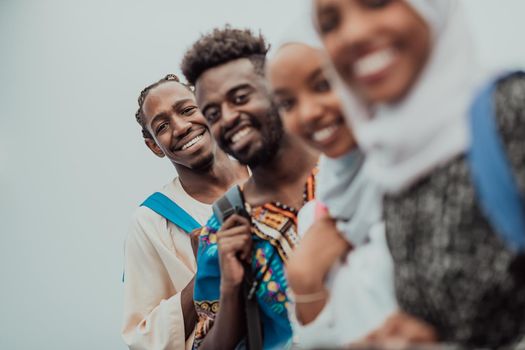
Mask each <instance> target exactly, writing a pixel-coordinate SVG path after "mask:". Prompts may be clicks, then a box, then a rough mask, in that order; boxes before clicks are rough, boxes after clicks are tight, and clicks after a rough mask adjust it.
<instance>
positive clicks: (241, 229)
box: [217, 225, 252, 240]
mask: <svg viewBox="0 0 525 350" xmlns="http://www.w3.org/2000/svg"><path fill="white" fill-rule="evenodd" d="M251 235H252V231H251V226H246V225H242V226H234V227H231V228H229V229H227V230H224V231H222V230H221V231H219V232H217V239H218V240H221V239H223V238H227V237H236V236H250V237H251Z"/></svg>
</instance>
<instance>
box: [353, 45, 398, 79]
mask: <svg viewBox="0 0 525 350" xmlns="http://www.w3.org/2000/svg"><path fill="white" fill-rule="evenodd" d="M394 56H395V53H394V50H392V49H384V50H379V51H375V52H372V53H370V54H368V55H366V56H364V57H362V58H360V59H359V60H357V61H356V62H355V63H354V73H355V74H356V75H357V76H367V75H372V74H375V73H378V72H380V71H381V70H383V69H385V68H386V67H387V66H388V65H389V64H390V63H392V61H393V59H394Z"/></svg>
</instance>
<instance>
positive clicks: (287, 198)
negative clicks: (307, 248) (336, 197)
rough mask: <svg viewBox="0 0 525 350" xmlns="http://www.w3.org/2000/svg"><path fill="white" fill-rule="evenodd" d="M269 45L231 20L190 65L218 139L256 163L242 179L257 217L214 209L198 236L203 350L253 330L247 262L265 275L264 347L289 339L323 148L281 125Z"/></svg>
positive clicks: (187, 69)
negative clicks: (291, 279) (291, 284)
mask: <svg viewBox="0 0 525 350" xmlns="http://www.w3.org/2000/svg"><path fill="white" fill-rule="evenodd" d="M267 51H268V46H267V44H266V43H265V40H264V38H263V37H262V36H254V35H253V34H252V33H251V32H250V31H249V30H238V29H232V28H229V27H226V28H224V29H215V30H214V31H213V32H212V33H210V34H208V35H205V36H203V37H201V38H200V39H199V40H198V41H197V42H196V43H195V44H194V45H193V47H192V48H191V49H190V50H189V51H188V52H187V53H186V55H185V57H184V60H183V63H182V70H183V72H184V74H185V76H186V78H187V79H188V81H189V82H190V83H191V84H194V85H195V88H196V97H197V104H198V106H199V108H201V110H202V113H203V115H204V116H205V118H206V120H207V121H208V123H209V125H210V130H211V132H212V134H213V135H214V137H215V139H216V140H217V142H218V144H219V146H220V147H221V148H222V149H223V150H224V151H225V152H226V153H228V154H230V155H232V156H233V157H235V158H236V159H238V160H239V161H240V162H241V163H242V164H246V165H248V166H249V167H250V169H251V171H252V176H251V177H250V178H249V179H248V181H247V182H246V183H245V184H244V185H243V186H242V193H243V196H244V200H245V207H246V209H247V212H248V213H249V215H250V217H251V220H248V219H246V218H244V217H242V216H240V215H236V214H234V215H232V216H230V217H229V218H228V219H226V220H225V222H224V223H223V224H222V226H221V227H219V226H220V225H219V223H218V221H217V218H216V217H215V216H212V218H211V219H210V220H209V221H208V223H207V225H206V227H205V228H204V229H203V230H202V231H201V234H200V246H199V255H198V259H197V261H198V271H197V276H196V279H195V293H194V298H195V302H196V309H197V313H198V317H199V321H198V325H197V330H196V335H195V346H196V347H198V348H201V349H233V348H235V347H236V346H237V345H238V344H239V342H241V341H242V340H243V338H244V337H245V336H246V317H245V314H244V310H243V298H242V296H241V282H242V279H243V276H244V270H243V264H249V265H251V267H252V270H253V274H254V276H255V279H256V281H257V282H256V283H257V286H256V289H255V295H256V298H257V301H258V305H259V308H260V312H261V320H262V323H263V324H262V327H263V334H264V337H263V338H264V339H263V344H264V348H265V349H270V348H282V347H283V346H286V344H288V343H289V342H290V339H291V328H290V323H289V320H288V315H287V307H288V303H289V299H288V295H287V282H286V279H285V276H284V264H285V262H286V260H287V258H288V256H289V254H290V252H291V250H292V249H293V248H294V246H295V245H296V244H297V242H298V239H299V237H298V235H297V232H296V220H297V217H296V215H297V211H298V210H299V209H300V208H301V207H302V206H303V204H304V203H305V202H306V201H308V200H310V199H312V198H313V194H314V183H315V182H314V173H315V170H314V168H315V164H316V162H317V155H316V154H315V153H313V152H312V151H311V150H309V149H307V148H306V146H304V145H303V144H302V143H301V142H300V141H299V140H298V139H296V138H294V137H291V136H290V135H288V134H286V133H285V131H284V130H283V127H282V123H281V120H280V116H279V114H278V112H277V108H276V106H275V105H274V103H273V101H272V99H271V97H270V93H269V90H268V88H267V85H266V81H265V79H264V64H265V55H266V52H267ZM250 221H251V222H250ZM219 305H220V308H219Z"/></svg>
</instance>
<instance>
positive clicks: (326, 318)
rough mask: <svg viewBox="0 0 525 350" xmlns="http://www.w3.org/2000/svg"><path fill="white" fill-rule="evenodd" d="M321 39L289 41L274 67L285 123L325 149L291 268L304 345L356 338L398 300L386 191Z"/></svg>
mask: <svg viewBox="0 0 525 350" xmlns="http://www.w3.org/2000/svg"><path fill="white" fill-rule="evenodd" d="M303 40H304V41H307V38H305V39H303ZM307 42H308V41H307ZM319 47H320V44H319V45H315V43H312V44H310V43H308V44H306V43H303V42H300V41H290V42H285V43H284V44H283V45H282V46H280V47H279V48H278V49H277V51H276V53H275V55H274V57H273V58H272V59H271V61H270V64H269V65H268V69H267V74H268V79H269V81H270V83H271V88H272V93H273V95H274V99H275V102H276V104H277V106H278V107H279V110H280V113H281V116H282V119H283V124H284V126H285V128H286V129H287V130H288V131H289V132H290V133H291V134H293V135H296V136H299V137H300V138H301V139H302V140H303V141H304V142H305V143H307V144H308V145H310V146H311V147H312V148H314V149H316V150H318V151H320V152H322V153H323V155H322V156H321V161H320V163H319V169H320V170H319V174H318V182H317V188H316V198H317V199H318V200H316V201H312V202H309V203H308V204H307V205H306V206H305V207H303V209H301V211H300V213H299V216H298V221H299V222H298V227H299V232H300V233H301V231H306V232H305V233H304V236H303V238H302V240H301V244H300V245H299V246H298V247H297V248H296V250H295V251H294V252H293V254H292V256H291V258H290V260H289V261H288V264H287V268H286V272H287V277H288V282H289V285H290V288H291V290H292V292H293V295H294V297H293V301H294V303H295V316H296V317H295V322H294V323H293V325H294V340H295V341H296V342H298V344H299V345H300V346H301V347H303V348H318V347H320V346H324V347H333V346H344V345H346V344H348V343H350V342H353V341H356V340H358V339H360V338H362V337H364V336H365V335H366V334H368V333H369V332H370V331H372V330H374V329H375V328H377V327H379V326H380V325H381V324H382V323H383V322H384V321H385V319H386V318H387V316H389V315H391V314H392V313H394V312H395V311H396V308H397V305H396V302H395V296H394V289H393V265H392V260H391V257H390V253H389V251H388V247H387V245H386V239H385V232H384V224H383V222H382V221H381V194H380V193H379V192H378V191H377V190H376V188H375V187H374V186H373V185H371V184H370V183H368V182H367V181H366V179H365V178H363V176H362V174H361V172H360V169H361V166H362V164H363V160H364V156H363V153H362V152H361V151H360V150H359V149H358V147H357V145H356V143H355V139H354V137H353V135H352V132H351V130H350V129H349V128H348V127H347V125H346V124H345V120H344V117H343V112H342V106H341V102H340V99H339V97H338V96H337V93H336V91H335V90H334V89H333V88H332V85H331V84H330V83H329V81H328V79H327V76H326V74H325V68H326V63H327V59H326V57H325V55H323V52H322V50H321V49H320V48H319ZM314 202H315V203H314ZM314 219H315V222H313V221H314Z"/></svg>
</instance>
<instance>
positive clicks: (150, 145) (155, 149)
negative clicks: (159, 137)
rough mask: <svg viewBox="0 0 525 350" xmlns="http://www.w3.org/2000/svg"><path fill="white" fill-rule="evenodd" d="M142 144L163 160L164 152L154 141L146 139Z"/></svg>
mask: <svg viewBox="0 0 525 350" xmlns="http://www.w3.org/2000/svg"><path fill="white" fill-rule="evenodd" d="M144 143H145V144H146V146H148V148H149V149H150V150H151V152H153V153H154V154H155V155H156V156H157V157H159V158H163V157H164V156H165V154H164V152H163V151H162V150H161V149H160V147H159V146H158V145H157V143H156V142H155V140H153V139H150V138H147V139H145V140H144Z"/></svg>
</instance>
